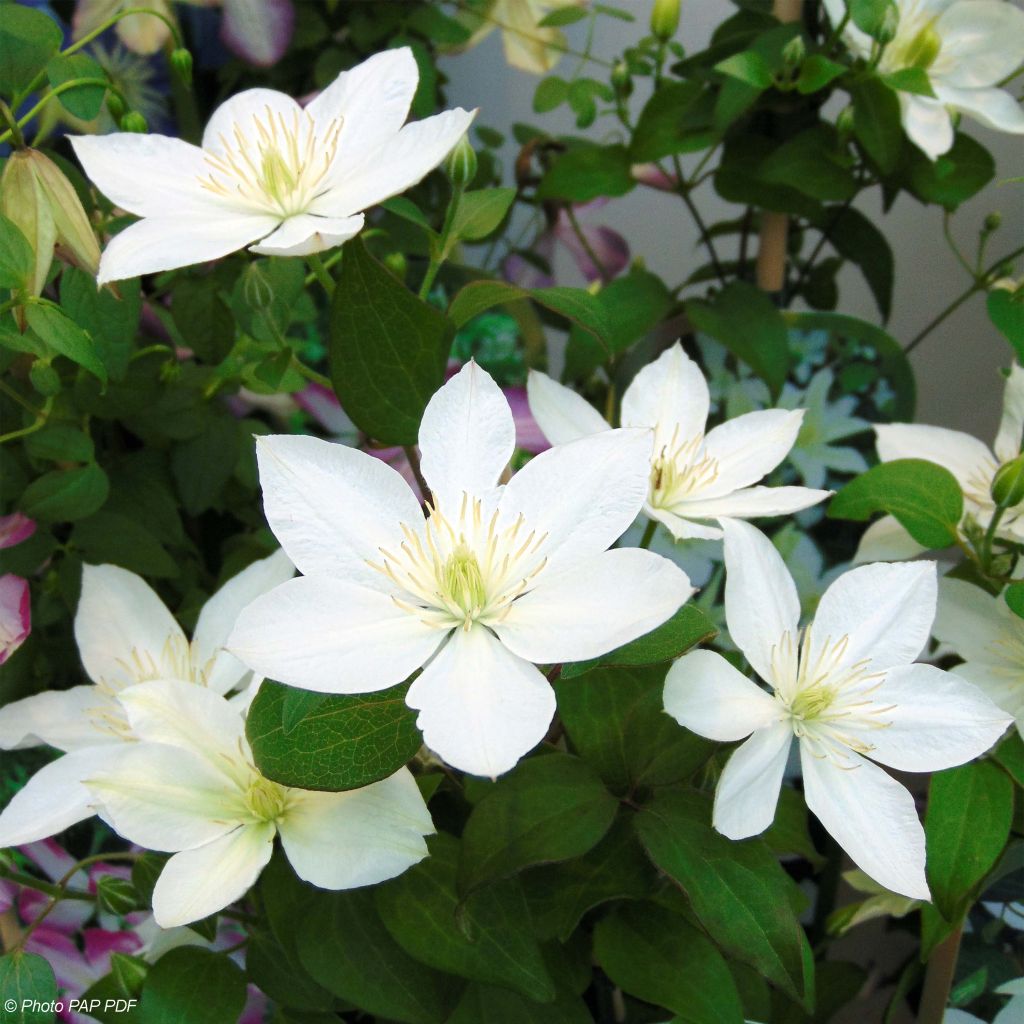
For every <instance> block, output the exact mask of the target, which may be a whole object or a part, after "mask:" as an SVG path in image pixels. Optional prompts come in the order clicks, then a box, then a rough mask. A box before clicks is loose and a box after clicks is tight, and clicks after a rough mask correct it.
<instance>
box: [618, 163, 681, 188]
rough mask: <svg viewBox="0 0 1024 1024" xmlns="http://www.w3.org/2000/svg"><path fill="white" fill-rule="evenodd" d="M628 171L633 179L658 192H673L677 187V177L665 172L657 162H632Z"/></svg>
mask: <svg viewBox="0 0 1024 1024" xmlns="http://www.w3.org/2000/svg"><path fill="white" fill-rule="evenodd" d="M629 173H630V174H631V175H632V176H633V180H634V181H638V182H640V184H641V185H646V186H647V187H648V188H656V189H657V190H658V191H659V192H675V191H676V189H677V188H678V187H679V179H678V178H677V177H676V176H675V175H674V174H666V173H665V172H664V171H663V170H662V169H661V168H660V167H658V165H657V164H633V166H632V167H631V168H630V169H629Z"/></svg>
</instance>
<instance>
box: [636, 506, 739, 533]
mask: <svg viewBox="0 0 1024 1024" xmlns="http://www.w3.org/2000/svg"><path fill="white" fill-rule="evenodd" d="M644 514H645V515H647V516H650V517H651V519H653V520H654V521H655V522H658V523H661V525H662V526H664V527H665V528H666V529H667V530H668V531H669V533H671V534H672V536H673V537H674V538H675V539H676V540H721V539H722V531H721V530H720V529H719V527H717V526H711V525H708V524H705V523H697V522H694V521H693V520H692V519H684V518H683V517H682V516H680V515H677V514H676V513H675V512H670V511H669V510H668V509H666V508H654V507H652V506H651V505H644Z"/></svg>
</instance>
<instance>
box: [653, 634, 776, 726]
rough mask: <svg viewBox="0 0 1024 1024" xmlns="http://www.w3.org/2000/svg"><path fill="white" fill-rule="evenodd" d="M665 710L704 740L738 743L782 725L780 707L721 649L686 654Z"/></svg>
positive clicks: (668, 687) (671, 678) (672, 675)
mask: <svg viewBox="0 0 1024 1024" xmlns="http://www.w3.org/2000/svg"><path fill="white" fill-rule="evenodd" d="M665 710H666V711H667V712H668V713H669V714H670V715H671V716H672V717H673V718H674V719H675V720H676V721H677V722H678V723H679V724H680V725H682V726H684V727H685V728H687V729H689V730H690V731H691V732H695V733H697V735H698V736H707V738H708V739H712V740H719V741H724V742H732V741H733V740H741V739H743V738H744V737H745V736H749V735H750V734H751V733H752V732H754V731H755V730H757V729H764V728H765V727H766V726H769V725H771V724H772V723H773V722H775V721H777V720H778V719H779V717H780V714H781V709H780V707H779V705H778V704H777V703H776V702H775V701H774V700H773V699H772V698H771V697H770V696H769V695H768V694H767V693H765V691H764V690H762V689H761V687H760V686H758V685H757V684H756V683H753V682H751V681H750V680H749V679H748V678H747V677H746V676H745V675H743V673H742V672H739V671H737V670H736V669H735V668H733V667H732V665H730V664H729V662H727V661H726V660H725V658H723V657H722V656H721V655H720V654H717V653H716V652H715V651H691V652H690V653H689V654H685V655H683V657H681V658H680V659H679V660H678V661H677V662H676V663H675V664H674V665H673V666H672V667H671V668H670V669H669V670H668V675H667V676H666V677H665Z"/></svg>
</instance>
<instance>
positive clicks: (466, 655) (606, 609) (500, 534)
mask: <svg viewBox="0 0 1024 1024" xmlns="http://www.w3.org/2000/svg"><path fill="white" fill-rule="evenodd" d="M419 441H420V450H421V452H422V470H423V476H424V477H425V478H426V481H427V484H428V485H429V487H430V490H431V494H432V496H431V500H430V503H429V505H428V512H429V515H428V517H427V519H426V520H424V517H423V512H422V510H421V509H420V505H419V503H418V501H417V500H416V498H415V496H414V495H413V492H412V490H411V489H410V487H409V485H408V484H407V483H406V482H405V480H403V479H402V477H401V476H400V475H399V474H398V473H397V472H396V471H395V470H394V469H392V468H391V467H390V466H388V465H387V464H385V463H383V462H381V461H380V460H379V459H375V458H373V457H372V456H370V455H367V454H366V453H365V452H361V451H356V450H354V449H352V448H346V447H344V446H342V445H337V444H331V443H329V442H327V441H321V440H319V439H317V438H313V437H260V438H257V441H256V445H257V449H256V451H257V459H258V461H259V468H260V482H261V483H262V485H263V500H264V508H265V511H266V515H267V519H268V521H269V522H270V526H271V529H272V530H273V531H274V533H275V534H276V535H277V537H278V539H279V540H280V542H281V544H282V546H283V547H284V549H285V551H287V552H288V554H289V556H290V557H291V558H292V559H293V561H294V562H295V564H296V565H297V566H298V568H299V571H300V572H302V573H303V574H304V575H303V576H301V577H299V578H297V579H295V580H291V581H289V582H288V583H285V584H283V585H281V586H280V587H277V588H276V589H275V590H273V591H271V592H270V593H268V594H266V595H265V596H263V597H261V598H259V599H257V600H256V601H254V602H253V604H252V605H250V606H249V607H248V608H247V609H246V610H245V612H244V613H243V614H242V615H241V616H240V618H239V620H238V625H237V626H236V627H235V631H234V632H233V633H232V635H231V637H230V639H229V641H228V648H229V649H230V650H231V651H233V652H234V653H235V654H237V655H238V657H239V658H241V659H242V661H244V662H245V663H246V664H247V665H249V666H250V667H251V668H253V669H254V670H255V671H256V672H258V673H260V674H263V675H266V676H269V677H271V678H273V679H277V680H280V681H282V682H285V683H288V684H290V685H292V686H298V687H302V688H304V689H308V690H318V691H321V692H325V693H365V692H367V691H372V690H383V689H385V688H386V687H389V686H394V685H395V684H396V683H399V682H401V681H402V680H404V679H406V678H407V677H408V676H409V675H410V674H411V673H413V672H415V671H416V670H417V669H419V668H422V669H423V671H422V672H421V673H420V675H419V676H418V677H417V678H416V680H415V681H414V682H413V683H412V685H411V687H410V688H409V692H408V695H407V697H406V701H407V703H408V704H409V706H410V707H412V708H415V709H417V710H418V711H419V712H420V714H419V718H418V724H419V727H420V729H422V730H423V734H424V739H425V742H426V743H427V745H428V746H429V747H430V748H431V749H433V750H434V751H436V752H437V753H438V754H439V755H440V756H441V757H442V758H444V760H446V761H447V762H448V763H449V764H452V765H454V766H455V767H457V768H460V769H462V770H463V771H467V772H472V773H474V774H477V775H487V776H496V775H499V774H500V773H502V772H504V771H507V770H508V769H510V768H511V767H512V766H513V765H514V764H515V763H516V762H517V761H518V760H519V758H520V757H522V755H523V754H525V753H526V752H527V751H528V750H530V749H531V748H532V747H533V746H535V745H536V744H537V743H539V742H540V741H541V739H543V737H544V734H545V732H546V731H547V729H548V726H549V725H550V722H551V718H552V715H553V714H554V710H555V698H554V694H553V692H552V689H551V686H550V685H549V684H548V681H547V679H546V678H545V677H544V675H543V673H542V672H540V671H539V670H538V669H537V668H536V667H535V664H537V663H540V664H553V663H557V662H564V661H577V660H583V659H586V658H594V657H598V656H599V655H601V654H604V653H606V652H607V651H610V650H612V649H613V648H615V647H618V646H620V645H621V644H624V643H626V642H628V641H630V640H633V639H635V638H636V637H638V636H641V635H643V634H644V633H647V632H649V631H650V630H652V629H654V628H655V627H656V626H659V625H660V624H661V623H662V622H664V621H665V620H666V619H667V618H669V616H671V615H672V614H673V613H674V612H675V611H676V610H677V609H678V608H679V606H680V605H681V604H682V603H683V602H684V601H686V600H687V598H688V597H689V596H690V594H691V593H692V588H691V587H690V583H689V580H688V579H687V577H686V575H685V573H683V572H682V571H681V570H680V569H678V568H677V567H676V566H674V565H673V564H672V563H671V562H669V561H668V560H667V559H664V558H662V557H660V556H658V555H654V554H652V553H651V552H648V551H640V550H637V549H617V550H614V551H608V550H606V549H607V548H608V547H609V545H611V544H612V543H613V542H614V541H615V540H616V539H617V538H618V537H619V536H621V535H622V533H623V532H624V531H625V530H626V528H627V527H628V526H629V525H630V523H631V522H632V521H633V519H634V518H635V517H636V514H637V513H638V512H639V511H640V506H641V504H642V502H643V499H644V493H645V491H646V489H647V475H648V474H647V468H646V465H647V460H648V459H649V458H650V451H651V433H650V431H641V430H615V431H606V432H604V433H602V434H601V435H600V436H598V437H591V438H585V439H583V440H581V441H575V442H573V443H572V444H567V445H563V446H561V447H558V448H552V449H549V450H548V451H546V452H542V453H541V454H540V455H538V456H536V458H534V459H533V460H531V461H530V462H529V463H528V464H527V465H526V466H525V467H524V468H523V469H522V470H520V471H519V472H518V473H516V475H515V476H513V477H512V479H511V480H510V481H509V482H508V483H507V484H505V485H504V486H500V485H499V478H500V477H501V476H502V473H503V472H504V470H505V468H506V466H507V464H508V461H509V459H510V458H511V456H512V452H513V450H514V448H515V425H514V422H513V418H512V413H511V410H510V409H509V405H508V401H507V400H506V399H505V396H504V395H503V394H502V393H501V389H500V388H499V387H498V386H497V385H496V384H495V383H494V381H493V380H492V379H491V378H490V376H488V374H487V373H485V372H484V371H483V370H481V369H480V368H479V367H478V366H476V364H475V363H468V364H467V365H466V366H464V367H463V368H462V369H461V370H460V371H459V372H458V373H457V374H456V375H455V376H454V377H452V379H451V380H449V381H448V383H446V384H445V385H444V387H442V388H441V389H440V390H439V391H438V392H437V393H436V394H435V395H434V397H433V398H432V399H431V400H430V403H429V404H428V406H427V408H426V411H425V412H424V414H423V422H422V423H421V425H420V433H419Z"/></svg>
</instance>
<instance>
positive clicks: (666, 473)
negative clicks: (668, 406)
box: [650, 424, 718, 509]
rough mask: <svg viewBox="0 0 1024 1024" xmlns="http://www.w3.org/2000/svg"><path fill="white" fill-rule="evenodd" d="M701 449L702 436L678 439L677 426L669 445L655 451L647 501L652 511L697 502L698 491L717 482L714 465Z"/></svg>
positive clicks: (716, 470) (716, 466)
mask: <svg viewBox="0 0 1024 1024" xmlns="http://www.w3.org/2000/svg"><path fill="white" fill-rule="evenodd" d="M703 449H704V435H703V434H698V435H697V436H696V437H691V438H686V439H680V437H679V425H678V424H676V426H675V428H674V429H673V431H672V436H671V438H670V439H669V441H668V442H667V443H666V444H662V445H661V446H660V447H657V448H656V449H655V453H654V458H653V459H652V460H651V497H650V500H651V504H652V505H653V506H654V507H655V508H665V509H671V508H672V507H673V506H674V505H678V504H680V503H681V502H684V501H686V500H688V499H689V500H693V499H698V498H699V497H700V491H702V490H704V489H705V488H707V487H710V486H711V484H713V483H714V482H715V480H717V479H718V461H717V460H716V459H714V458H712V457H711V456H710V455H708V454H707V453H706V452H705V451H704V450H703Z"/></svg>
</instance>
